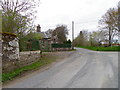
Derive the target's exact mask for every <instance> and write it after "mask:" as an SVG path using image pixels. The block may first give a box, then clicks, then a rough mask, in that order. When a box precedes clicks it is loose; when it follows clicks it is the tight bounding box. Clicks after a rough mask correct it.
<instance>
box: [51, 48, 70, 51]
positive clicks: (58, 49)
mask: <svg viewBox="0 0 120 90" xmlns="http://www.w3.org/2000/svg"><path fill="white" fill-rule="evenodd" d="M70 50H71V48H52V51H70Z"/></svg>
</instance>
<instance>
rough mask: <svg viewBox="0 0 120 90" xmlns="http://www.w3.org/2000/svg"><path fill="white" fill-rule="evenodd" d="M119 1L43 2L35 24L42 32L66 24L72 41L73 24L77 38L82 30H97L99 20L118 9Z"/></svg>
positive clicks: (48, 0) (70, 0)
mask: <svg viewBox="0 0 120 90" xmlns="http://www.w3.org/2000/svg"><path fill="white" fill-rule="evenodd" d="M118 2H119V0H41V3H40V6H39V8H37V19H36V20H35V24H36V25H37V24H40V25H41V30H42V31H47V30H48V29H54V28H55V27H56V25H58V24H66V25H67V26H68V29H69V35H68V38H69V39H71V35H72V34H71V32H72V30H71V24H72V21H74V22H75V34H74V35H75V37H76V36H77V35H78V34H79V32H80V30H83V29H88V30H89V31H93V30H97V26H98V20H100V18H101V16H102V15H104V14H105V12H106V11H107V10H108V9H109V8H113V7H117V5H118Z"/></svg>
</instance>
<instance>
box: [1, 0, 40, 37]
mask: <svg viewBox="0 0 120 90" xmlns="http://www.w3.org/2000/svg"><path fill="white" fill-rule="evenodd" d="M37 3H38V2H37ZM37 3H36V2H35V1H34V0H1V1H0V8H1V9H2V23H3V24H2V27H3V31H4V32H11V33H16V34H18V36H19V35H21V34H23V33H25V32H26V31H27V28H28V27H29V25H31V23H32V19H33V17H34V15H33V14H34V12H35V10H34V8H35V7H36V6H37Z"/></svg>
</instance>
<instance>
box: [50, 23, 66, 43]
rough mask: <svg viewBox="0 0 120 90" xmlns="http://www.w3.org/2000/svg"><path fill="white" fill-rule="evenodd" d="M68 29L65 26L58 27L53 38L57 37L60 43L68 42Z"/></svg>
mask: <svg viewBox="0 0 120 90" xmlns="http://www.w3.org/2000/svg"><path fill="white" fill-rule="evenodd" d="M67 35H68V29H67V26H65V25H58V26H57V27H56V28H55V30H53V32H52V37H56V38H57V40H58V42H59V43H64V42H65V41H66V40H67Z"/></svg>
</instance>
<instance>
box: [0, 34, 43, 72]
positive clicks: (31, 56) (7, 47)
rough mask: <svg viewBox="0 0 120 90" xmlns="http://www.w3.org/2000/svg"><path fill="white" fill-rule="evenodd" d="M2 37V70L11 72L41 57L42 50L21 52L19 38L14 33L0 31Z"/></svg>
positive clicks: (0, 41) (0, 42) (0, 54)
mask: <svg viewBox="0 0 120 90" xmlns="http://www.w3.org/2000/svg"><path fill="white" fill-rule="evenodd" d="M0 35H2V39H1V40H0V45H1V46H2V48H1V49H2V50H0V51H1V52H0V57H2V72H3V73H6V72H10V71H12V70H14V69H17V68H21V67H23V66H26V65H30V64H32V63H34V62H36V61H38V60H39V59H40V57H41V55H40V51H30V52H19V44H18V38H17V36H16V35H14V34H10V33H0Z"/></svg>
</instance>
